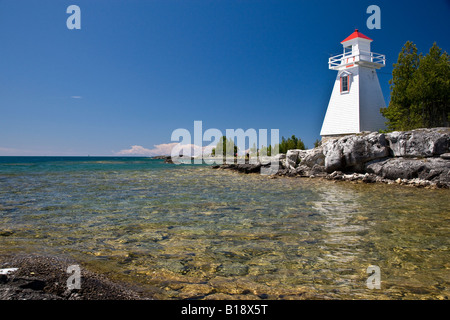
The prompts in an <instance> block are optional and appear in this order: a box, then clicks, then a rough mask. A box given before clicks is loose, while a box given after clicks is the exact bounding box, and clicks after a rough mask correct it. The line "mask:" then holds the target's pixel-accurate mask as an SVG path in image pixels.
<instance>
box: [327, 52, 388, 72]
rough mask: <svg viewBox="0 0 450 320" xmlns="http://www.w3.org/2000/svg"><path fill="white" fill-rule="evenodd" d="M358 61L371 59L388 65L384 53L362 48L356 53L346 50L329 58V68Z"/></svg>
mask: <svg viewBox="0 0 450 320" xmlns="http://www.w3.org/2000/svg"><path fill="white" fill-rule="evenodd" d="M358 61H369V62H372V63H378V64H382V65H386V56H385V55H384V54H379V53H374V52H368V51H362V50H359V51H356V52H355V53H353V52H346V53H342V54H339V55H337V56H334V57H331V58H329V59H328V66H329V68H334V67H339V66H342V65H346V64H351V63H353V62H358Z"/></svg>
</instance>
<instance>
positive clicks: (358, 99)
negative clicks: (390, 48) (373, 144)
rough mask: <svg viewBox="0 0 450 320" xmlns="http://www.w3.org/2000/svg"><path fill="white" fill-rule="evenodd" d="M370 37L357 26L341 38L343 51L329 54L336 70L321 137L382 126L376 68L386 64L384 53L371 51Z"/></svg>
mask: <svg viewBox="0 0 450 320" xmlns="http://www.w3.org/2000/svg"><path fill="white" fill-rule="evenodd" d="M371 42H372V39H370V38H369V37H367V36H365V35H363V34H362V33H361V32H359V31H358V29H356V30H355V32H353V33H352V34H351V35H350V36H348V37H347V38H346V39H345V40H344V41H342V42H341V43H342V46H343V47H344V48H343V49H344V52H343V53H342V54H340V55H337V56H334V57H331V58H329V60H328V67H329V69H331V70H337V71H338V74H337V77H336V81H335V82H334V87H333V93H332V94H331V98H330V102H329V104H328V109H327V112H326V114H325V119H324V120H323V125H322V130H321V131H320V135H321V136H322V140H325V139H327V138H334V137H339V136H342V135H346V134H353V133H359V132H363V131H378V130H379V129H383V128H385V121H386V120H385V119H384V117H383V116H382V115H381V113H380V108H384V107H386V104H385V102H384V98H383V93H382V91H381V87H380V83H379V82H378V77H377V73H376V69H379V68H381V67H384V66H385V62H386V59H385V56H384V55H382V54H378V53H373V52H371V51H370V43H371Z"/></svg>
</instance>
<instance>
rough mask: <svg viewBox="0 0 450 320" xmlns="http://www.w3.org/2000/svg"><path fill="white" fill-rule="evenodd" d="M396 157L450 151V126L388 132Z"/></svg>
mask: <svg viewBox="0 0 450 320" xmlns="http://www.w3.org/2000/svg"><path fill="white" fill-rule="evenodd" d="M386 140H388V142H389V148H390V149H391V150H392V155H393V156H394V157H432V156H438V155H441V154H443V153H446V152H449V148H450V128H431V129H416V130H411V131H394V132H391V133H388V134H386Z"/></svg>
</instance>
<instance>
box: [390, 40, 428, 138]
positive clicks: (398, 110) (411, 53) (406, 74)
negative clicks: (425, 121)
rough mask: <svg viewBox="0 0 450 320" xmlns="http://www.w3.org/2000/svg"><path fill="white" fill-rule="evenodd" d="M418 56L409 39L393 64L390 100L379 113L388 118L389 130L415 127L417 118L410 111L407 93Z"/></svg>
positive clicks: (409, 99)
mask: <svg viewBox="0 0 450 320" xmlns="http://www.w3.org/2000/svg"><path fill="white" fill-rule="evenodd" d="M419 59H420V56H419V55H418V53H417V47H416V45H415V44H414V43H412V42H411V41H407V42H406V43H405V45H404V46H403V48H402V51H401V52H400V53H399V55H398V60H397V63H395V64H394V69H393V71H392V79H391V80H390V81H389V84H390V85H391V87H390V88H391V101H390V102H389V106H388V107H387V108H382V109H381V113H382V114H383V116H384V117H385V118H386V119H387V120H388V121H387V123H386V124H387V126H388V128H389V129H391V130H409V129H412V128H413V127H415V126H416V125H417V124H416V122H417V119H416V117H415V115H414V114H413V113H412V112H411V111H412V110H411V106H412V104H413V101H412V99H411V97H410V96H409V95H408V94H407V92H408V87H409V86H410V85H411V82H412V79H413V78H414V74H415V72H416V70H417V68H418V66H419Z"/></svg>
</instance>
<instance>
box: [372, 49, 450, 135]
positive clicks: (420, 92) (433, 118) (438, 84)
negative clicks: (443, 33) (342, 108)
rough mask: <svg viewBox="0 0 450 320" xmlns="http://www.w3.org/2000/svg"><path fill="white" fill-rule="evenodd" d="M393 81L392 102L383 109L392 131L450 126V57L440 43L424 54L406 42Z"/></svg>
mask: <svg viewBox="0 0 450 320" xmlns="http://www.w3.org/2000/svg"><path fill="white" fill-rule="evenodd" d="M389 83H390V85H391V101H390V102H389V106H388V107H387V108H384V109H381V110H380V111H381V113H382V114H383V116H384V117H385V118H386V119H387V120H388V121H387V123H386V124H387V126H388V128H389V129H390V130H411V129H415V128H424V127H425V128H429V127H439V126H449V122H450V121H449V119H450V60H449V55H448V54H447V53H446V52H442V50H441V49H440V48H439V47H438V46H437V45H436V43H434V44H433V46H432V47H431V48H430V50H429V52H428V54H426V55H425V56H423V55H422V54H418V53H417V48H416V46H415V45H414V44H413V43H412V42H410V41H408V42H406V44H405V45H404V47H403V48H402V51H401V52H400V54H399V57H398V61H397V63H396V64H394V70H393V72H392V80H390V81H389Z"/></svg>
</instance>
